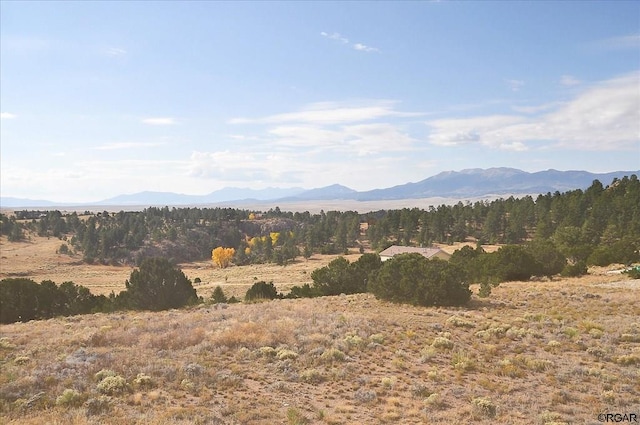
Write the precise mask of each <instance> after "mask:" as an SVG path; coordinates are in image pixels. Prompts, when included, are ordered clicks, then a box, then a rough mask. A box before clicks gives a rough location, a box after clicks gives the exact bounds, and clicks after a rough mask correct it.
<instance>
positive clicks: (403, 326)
mask: <svg viewBox="0 0 640 425" xmlns="http://www.w3.org/2000/svg"><path fill="white" fill-rule="evenodd" d="M59 245H60V241H59V240H54V239H50V240H47V239H46V238H42V239H33V240H32V242H30V243H29V242H26V243H20V244H10V243H7V242H6V239H3V240H2V241H1V243H0V253H1V256H2V258H1V263H0V265H1V267H0V273H1V274H0V278H4V277H10V276H11V277H15V276H23V277H30V278H33V279H35V280H36V281H40V280H43V279H51V280H54V281H56V282H58V283H61V282H63V281H65V280H72V281H74V282H75V283H78V284H81V285H84V286H87V287H89V288H90V289H91V290H92V291H94V292H97V293H106V292H110V291H111V290H115V291H117V290H121V289H123V287H124V280H125V279H127V278H128V276H129V273H130V271H131V269H130V268H125V267H123V268H118V267H107V266H88V265H82V264H78V262H79V257H75V258H74V257H68V256H60V255H57V254H55V250H56V249H57V247H59ZM453 248H454V247H449V248H448V249H453ZM355 258H357V255H352V256H350V259H352V260H353V259H355ZM330 259H331V258H329V257H320V256H318V257H312V259H310V260H309V261H305V260H302V261H299V262H297V263H295V264H291V265H288V266H286V267H281V266H275V265H256V266H246V267H231V268H228V269H224V270H219V269H214V268H213V267H212V266H211V263H210V262H202V263H197V264H188V265H181V268H182V269H183V271H185V273H186V274H187V275H188V276H189V277H190V278H191V279H195V278H196V277H200V279H201V280H202V281H203V284H202V285H198V286H196V288H197V290H198V292H199V294H200V295H205V296H208V293H209V292H210V291H211V290H212V288H213V287H214V286H215V285H217V284H220V285H221V286H222V287H223V288H224V289H225V292H227V294H228V295H232V294H234V295H236V296H242V295H243V294H244V291H246V289H247V288H248V287H249V286H250V285H251V284H252V283H253V282H254V281H255V280H265V281H271V280H273V281H274V283H275V284H276V286H277V287H278V288H279V289H280V290H286V289H287V288H288V287H290V286H291V285H293V284H303V283H310V282H311V280H310V273H311V271H312V270H313V269H315V268H317V267H319V266H322V265H324V264H327V263H328V262H329V261H330ZM591 272H592V273H591V274H590V275H589V276H585V277H582V278H573V279H562V280H560V279H557V280H554V281H551V282H509V283H504V284H501V285H500V286H499V287H498V288H496V289H495V290H494V292H493V294H492V295H491V297H490V298H488V299H479V298H477V297H475V296H474V297H473V298H472V302H471V303H470V305H469V306H468V307H466V308H423V307H412V306H405V305H394V304H390V303H386V302H381V301H378V300H376V299H375V298H374V297H372V296H371V295H368V294H361V295H354V296H339V297H323V298H318V299H305V300H277V301H270V302H264V303H257V304H233V305H219V306H215V305H201V306H198V307H195V308H192V309H188V310H174V311H167V312H160V313H149V312H122V313H114V314H94V315H86V316H76V317H67V318H57V319H51V320H46V321H33V322H28V323H16V324H11V325H3V326H1V327H0V336H1V339H0V423H7V424H14V423H15V424H42V423H50V424H89V423H91V424H93V423H100V424H421V423H439V424H450V423H480V424H494V423H511V424H540V425H543V424H561V423H567V424H569V423H587V424H596V423H599V421H598V414H599V413H607V412H609V413H621V414H625V413H626V414H636V415H640V314H639V312H640V308H639V306H638V300H640V284H639V283H640V281H638V280H635V281H629V280H628V279H627V278H626V277H625V276H624V275H621V274H616V273H611V270H609V269H597V270H596V269H594V270H591ZM287 285H288V286H287ZM475 289H476V288H474V290H475ZM96 375H97V376H96ZM109 375H113V376H109ZM638 417H640V416H638Z"/></svg>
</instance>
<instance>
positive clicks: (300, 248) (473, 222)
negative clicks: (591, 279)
mask: <svg viewBox="0 0 640 425" xmlns="http://www.w3.org/2000/svg"><path fill="white" fill-rule="evenodd" d="M365 223H366V226H361V225H364V224H365ZM0 224H1V228H0V231H1V233H2V234H3V235H6V236H7V237H8V238H9V239H10V240H13V241H18V240H21V239H23V238H25V237H26V236H25V235H26V234H28V232H27V231H29V232H33V233H35V234H37V235H39V236H46V237H56V238H60V240H61V245H60V249H59V252H60V253H62V254H69V255H81V256H82V258H83V260H84V261H85V262H88V263H93V262H99V263H104V264H127V265H138V264H140V262H141V261H142V260H144V258H147V257H164V258H168V259H171V260H172V261H173V262H176V263H179V262H190V261H200V260H204V259H208V258H210V257H211V252H212V250H213V249H214V248H216V247H227V248H234V250H235V255H234V258H233V261H232V262H233V264H236V265H243V264H250V263H264V262H274V263H278V264H286V263H287V262H288V261H291V260H293V259H294V258H296V257H297V256H300V255H303V256H305V257H307V258H308V257H309V256H311V255H312V254H313V253H323V254H340V253H343V252H347V251H348V250H349V249H359V250H361V251H363V248H364V244H365V243H366V242H368V243H370V246H371V248H373V250H375V251H381V250H383V249H385V248H386V247H388V246H390V245H392V244H398V245H407V246H429V245H431V244H433V243H441V244H442V243H445V244H446V243H454V242H464V241H475V242H476V243H477V244H478V245H482V244H516V245H517V244H523V243H525V242H529V241H533V240H548V241H551V242H552V243H553V244H554V246H555V248H557V249H558V250H560V252H561V253H562V254H563V255H564V256H565V257H566V258H567V259H568V260H569V262H570V263H572V264H574V263H585V264H594V265H605V264H610V263H624V264H626V263H630V262H632V261H638V248H639V247H640V181H638V177H637V176H636V175H631V176H628V177H623V178H622V179H614V180H613V181H612V182H611V183H610V184H609V185H606V186H605V185H603V184H602V183H601V182H600V181H598V180H595V181H594V182H593V183H592V185H591V186H590V187H589V188H587V189H586V190H580V189H578V190H572V191H568V192H564V193H560V192H555V193H546V194H541V195H538V196H537V197H536V198H535V199H534V198H533V197H531V196H525V197H522V198H515V197H509V198H507V199H498V200H494V201H477V202H474V203H471V202H462V201H460V202H458V203H457V204H455V205H440V206H438V207H430V208H429V209H427V210H424V209H419V208H412V209H409V208H405V209H401V210H381V211H376V212H369V213H366V214H359V213H357V212H354V211H346V212H339V211H328V212H326V213H325V212H324V211H322V212H321V213H319V214H310V213H309V212H304V213H300V212H296V213H292V212H285V211H281V210H280V208H278V207H276V208H274V209H271V210H269V211H266V212H261V211H249V210H241V209H232V208H169V207H164V208H156V207H150V208H146V209H144V210H143V211H140V212H124V211H121V212H118V213H109V212H106V211H105V212H102V213H97V214H92V213H85V214H82V215H78V214H77V213H76V212H73V213H69V214H64V215H63V214H62V213H61V212H60V211H57V210H55V211H40V212H33V211H16V212H15V214H14V215H12V216H8V215H5V214H1V215H0ZM361 227H363V228H364V227H367V228H368V230H366V234H363V231H361Z"/></svg>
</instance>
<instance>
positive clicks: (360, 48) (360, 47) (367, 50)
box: [353, 43, 380, 52]
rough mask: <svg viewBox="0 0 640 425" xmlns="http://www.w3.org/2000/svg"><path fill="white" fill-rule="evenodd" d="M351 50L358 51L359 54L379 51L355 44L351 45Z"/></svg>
mask: <svg viewBox="0 0 640 425" xmlns="http://www.w3.org/2000/svg"><path fill="white" fill-rule="evenodd" d="M353 48H354V49H356V50H360V51H361V52H379V51H380V50H379V49H377V48H375V47H370V46H367V45H365V44H361V43H356V44H354V45H353Z"/></svg>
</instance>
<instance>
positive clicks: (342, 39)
mask: <svg viewBox="0 0 640 425" xmlns="http://www.w3.org/2000/svg"><path fill="white" fill-rule="evenodd" d="M320 35H321V36H323V37H326V38H328V39H330V40H335V41H337V42H339V43H341V44H345V45H350V46H351V47H352V48H353V49H354V50H358V51H360V52H379V51H380V49H378V48H376V47H371V46H367V45H366V44H362V43H351V42H350V41H349V39H348V38H346V37H344V36H343V35H342V34H340V33H339V32H334V33H331V34H329V33H327V32H325V31H322V32H321V33H320Z"/></svg>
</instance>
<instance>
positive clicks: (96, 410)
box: [84, 396, 111, 416]
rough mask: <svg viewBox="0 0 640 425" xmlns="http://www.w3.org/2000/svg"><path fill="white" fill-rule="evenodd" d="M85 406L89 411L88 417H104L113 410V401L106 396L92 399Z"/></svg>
mask: <svg viewBox="0 0 640 425" xmlns="http://www.w3.org/2000/svg"><path fill="white" fill-rule="evenodd" d="M84 406H85V408H86V409H87V416H95V415H102V414H104V413H108V412H109V411H110V410H111V400H110V399H109V397H106V396H100V397H98V398H90V399H89V400H87V402H86V403H85V404H84Z"/></svg>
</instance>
